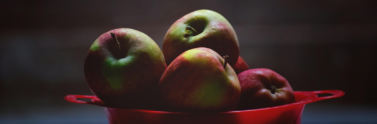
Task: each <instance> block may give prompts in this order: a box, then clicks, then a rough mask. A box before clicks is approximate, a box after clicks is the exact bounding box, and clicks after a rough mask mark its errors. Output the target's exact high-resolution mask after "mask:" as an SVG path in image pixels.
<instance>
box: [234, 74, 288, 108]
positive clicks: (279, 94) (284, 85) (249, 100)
mask: <svg viewBox="0 0 377 124" xmlns="http://www.w3.org/2000/svg"><path fill="white" fill-rule="evenodd" d="M238 79H239V81H240V84H241V89H242V93H241V98H240V101H239V104H238V107H237V109H239V110H245V109H256V108H265V107H272V106H278V105H284V104H289V103H293V102H295V96H294V92H293V90H292V87H291V86H290V84H289V82H288V81H287V80H286V79H285V78H284V77H283V76H281V75H280V74H278V73H276V72H275V71H273V70H271V69H267V68H256V69H249V70H247V71H244V72H241V73H239V74H238Z"/></svg>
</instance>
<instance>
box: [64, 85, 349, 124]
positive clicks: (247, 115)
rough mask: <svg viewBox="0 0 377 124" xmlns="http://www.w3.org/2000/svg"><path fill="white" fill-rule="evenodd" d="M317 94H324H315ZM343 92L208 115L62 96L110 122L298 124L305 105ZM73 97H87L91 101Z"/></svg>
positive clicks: (315, 93)
mask: <svg viewBox="0 0 377 124" xmlns="http://www.w3.org/2000/svg"><path fill="white" fill-rule="evenodd" d="M320 94H327V95H326V96H323V97H321V96H318V95H320ZM329 94H331V95H329ZM343 95H344V92H343V91H340V90H323V91H295V97H296V102H294V103H291V104H286V105H281V106H275V107H268V108H260V109H250V110H238V111H228V112H220V113H210V114H208V113H207V114H197V113H196V114H193V113H181V112H166V111H153V110H140V109H119V108H111V107H106V106H105V105H104V104H103V102H102V101H101V100H100V99H98V98H97V97H96V96H87V95H68V96H66V97H65V99H66V100H67V101H69V102H73V103H80V104H92V105H98V106H102V107H103V108H104V110H105V112H106V114H107V118H108V119H109V123H110V124H210V123H211V124H271V123H273V124H299V123H300V122H301V115H302V112H303V110H304V107H305V105H306V104H308V103H312V102H316V101H320V100H325V99H331V98H337V97H341V96H343ZM77 98H87V99H91V100H92V102H87V101H80V100H77Z"/></svg>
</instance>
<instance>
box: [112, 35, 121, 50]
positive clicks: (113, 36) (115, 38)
mask: <svg viewBox="0 0 377 124" xmlns="http://www.w3.org/2000/svg"><path fill="white" fill-rule="evenodd" d="M110 35H111V37H112V38H113V39H114V40H115V41H116V42H117V43H118V47H119V50H120V43H119V41H118V38H117V37H116V36H115V34H114V33H113V32H111V33H110Z"/></svg>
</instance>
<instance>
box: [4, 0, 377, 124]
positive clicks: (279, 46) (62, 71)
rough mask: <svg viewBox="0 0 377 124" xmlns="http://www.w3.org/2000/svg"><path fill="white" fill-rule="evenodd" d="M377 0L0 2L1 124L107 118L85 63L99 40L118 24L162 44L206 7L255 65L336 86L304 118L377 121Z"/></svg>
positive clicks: (306, 87) (308, 84)
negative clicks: (78, 100) (83, 99)
mask: <svg viewBox="0 0 377 124" xmlns="http://www.w3.org/2000/svg"><path fill="white" fill-rule="evenodd" d="M376 3H377V2H376V1H375V0H363V1H343V0H315V1H309V0H286V1H273V0H263V1H256V0H239V1H231V0H218V1H217V0H198V1H194V0H191V1H189V0H174V1H168V0H162V1H155V0H143V1H130V0H124V1H120V0H107V1H100V0H80V1H78V0H61V1H55V0H50V1H49V0H33V1H28V0H8V1H2V2H1V4H0V10H1V11H0V17H1V20H0V22H1V23H0V24H1V28H0V123H2V124H21V123H28V124H50V123H55V124H60V123H61V124H66V123H70V124H86V123H88V124H89V123H90V124H97V123H98V124H105V123H108V122H107V118H106V115H105V113H104V111H103V109H102V108H101V107H99V106H91V105H82V104H74V103H70V102H67V101H65V100H64V99H63V97H64V96H66V95H69V94H78V95H92V93H91V92H90V90H89V87H88V86H87V84H86V81H85V77H84V72H83V64H84V59H85V56H86V54H87V51H88V49H89V47H90V45H91V44H92V43H93V41H94V40H95V39H96V38H97V37H98V36H99V35H101V34H102V33H104V32H106V31H108V30H111V29H114V28H120V27H126V28H133V29H137V30H139V31H141V32H144V33H146V34H147V35H149V36H150V37H151V38H152V39H154V40H155V41H156V42H157V44H158V45H159V46H160V47H161V45H162V42H163V38H164V35H165V33H166V31H167V30H168V28H169V27H170V25H171V24H173V23H174V22H175V21H176V20H177V19H179V18H180V17H182V16H183V15H185V14H187V13H189V12H192V11H195V10H198V9H211V10H214V11H217V12H219V13H220V14H222V15H223V16H224V17H225V18H227V19H228V21H229V22H230V23H231V24H232V25H233V27H234V29H235V31H236V33H237V35H238V39H239V45H240V53H241V56H242V57H243V58H244V59H245V61H246V62H247V63H248V65H249V67H250V68H270V69H272V70H275V71H276V72H278V73H279V74H281V75H283V76H284V77H285V78H286V79H287V80H288V81H289V82H290V84H291V86H292V88H293V89H294V90H296V91H315V90H331V89H338V90H342V91H344V92H345V93H346V94H345V95H344V96H343V97H341V98H336V99H331V100H324V101H319V102H316V103H311V104H308V105H307V106H306V107H305V110H304V114H303V117H302V123H303V124H318V123H321V124H326V123H328V124H335V123H339V124H346V123H363V124H367V123H377V119H376V118H375V117H377V106H376V103H377V101H376V96H377V93H376V90H375V89H376V87H377V80H376V76H377V71H376V70H377V43H376V41H377V35H376V34H377V16H376V13H377V7H376V5H377V4H376Z"/></svg>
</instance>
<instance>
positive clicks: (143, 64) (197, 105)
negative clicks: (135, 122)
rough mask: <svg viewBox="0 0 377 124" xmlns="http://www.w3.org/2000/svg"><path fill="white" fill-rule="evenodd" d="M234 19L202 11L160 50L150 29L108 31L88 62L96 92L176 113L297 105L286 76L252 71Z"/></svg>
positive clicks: (111, 101) (117, 103)
mask: <svg viewBox="0 0 377 124" xmlns="http://www.w3.org/2000/svg"><path fill="white" fill-rule="evenodd" d="M238 46H239V44H238V39H237V36H236V33H235V31H234V29H233V27H232V26H231V24H230V23H229V22H228V21H227V20H226V19H225V18H224V17H223V16H222V15H220V14H219V13H217V12H214V11H211V10H197V11H194V12H192V13H189V14H187V15H185V16H183V17H182V18H180V19H178V20H177V21H176V22H175V23H174V24H173V25H172V26H171V27H170V28H169V30H168V31H167V33H166V35H165V38H164V42H163V45H162V51H161V49H160V48H159V46H158V45H157V44H156V42H155V41H153V40H152V39H151V38H150V37H149V36H147V35H146V34H144V33H142V32H140V31H137V30H134V29H130V28H118V29H114V30H110V31H108V32H106V33H104V34H102V35H101V36H99V38H98V39H96V40H95V41H94V43H93V44H92V46H91V47H90V50H89V52H88V55H87V57H86V60H85V67H84V71H85V77H86V80H87V83H88V85H89V87H90V89H91V91H92V92H93V93H94V94H95V95H96V96H97V97H98V98H99V99H101V100H102V101H103V102H104V103H105V105H106V106H108V107H115V108H131V109H148V110H163V111H175V112H194V113H195V112H222V111H232V110H245V109H256V108H264V107H272V106H278V105H283V104H288V103H293V102H295V97H294V93H293V90H292V88H291V86H290V85H289V83H288V81H287V80H286V79H285V78H284V77H282V76H281V75H279V74H278V73H276V72H274V71H273V70H270V69H266V68H256V69H249V68H248V66H247V64H246V62H245V61H244V60H243V59H242V58H241V57H240V56H239V47H238Z"/></svg>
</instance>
